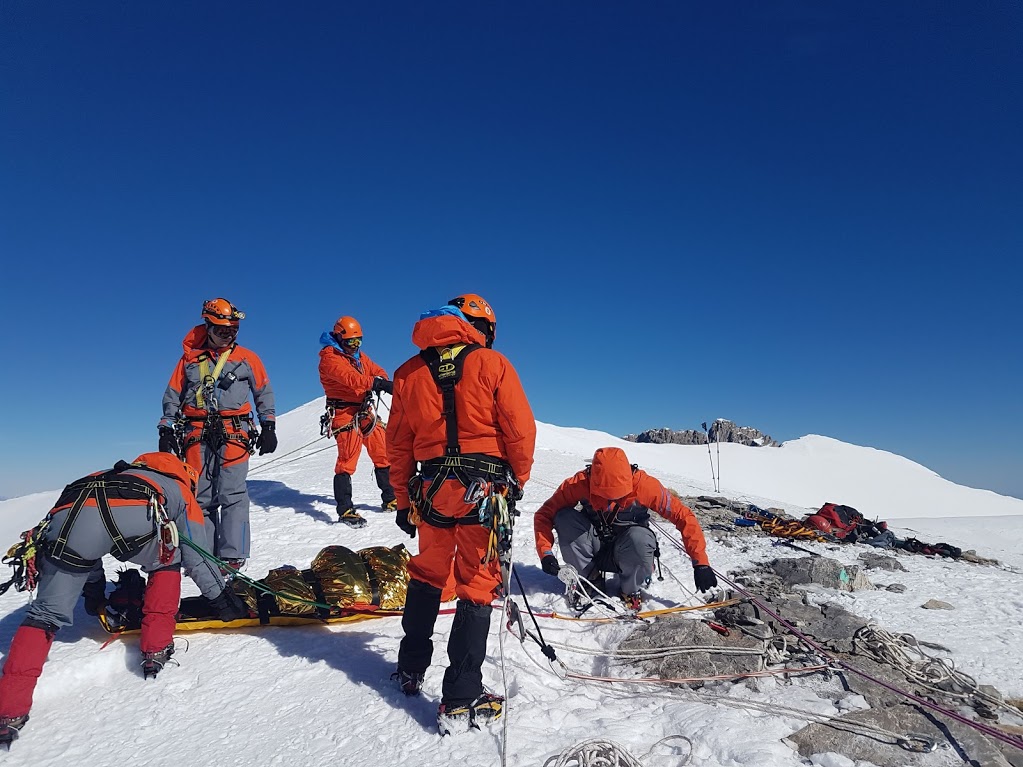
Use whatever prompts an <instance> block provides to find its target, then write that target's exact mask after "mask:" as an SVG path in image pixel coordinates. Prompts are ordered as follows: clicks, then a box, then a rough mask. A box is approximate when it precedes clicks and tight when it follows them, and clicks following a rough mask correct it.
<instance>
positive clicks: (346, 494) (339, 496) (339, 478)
mask: <svg viewBox="0 0 1023 767" xmlns="http://www.w3.org/2000/svg"><path fill="white" fill-rule="evenodd" d="M334 500H335V501H336V502H337V518H338V520H339V521H341V522H344V523H345V524H346V525H349V526H350V527H365V526H366V520H365V519H364V518H363V517H362V516H360V515H359V513H358V512H357V511H356V510H355V504H354V503H352V475H351V474H335V475H334Z"/></svg>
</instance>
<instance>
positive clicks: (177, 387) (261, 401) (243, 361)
mask: <svg viewBox="0 0 1023 767" xmlns="http://www.w3.org/2000/svg"><path fill="white" fill-rule="evenodd" d="M181 346H182V349H183V350H184V353H183V354H182V355H181V359H179V360H178V363H177V365H175V366H174V371H173V372H172V373H171V376H170V381H168V383H167V389H166V391H165V392H164V394H163V418H162V419H161V420H160V425H161V426H171V425H173V423H174V419H175V417H176V415H177V413H178V411H179V410H180V411H181V413H182V414H183V415H185V416H186V417H190V418H196V417H198V418H202V417H204V416H206V414H207V409H206V408H200V407H199V406H198V403H197V400H196V393H197V392H198V391H199V389H200V387H201V385H202V376H201V375H200V368H199V363H200V361H201V359H202V358H203V357H204V356H205V357H207V358H209V365H210V366H211V367H215V365H216V362H217V360H218V359H219V357H220V355H221V354H222V353H223V351H224V350H215V349H209V348H207V346H206V326H205V325H196V326H195V327H194V328H192V329H191V330H190V331H188V333H187V334H186V335H185V338H184V340H182V342H181ZM230 349H231V355H230V357H229V361H228V363H227V364H226V365H225V366H224V368H223V370H222V371H221V376H220V378H221V380H224V379H225V378H226V377H227V376H228V374H231V375H233V376H234V383H233V384H232V385H231V386H230V387H229V388H227V389H218V391H217V398H218V401H219V407H218V410H217V412H218V413H220V414H221V415H225V416H235V415H237V416H246V415H248V414H249V413H250V412H252V406H251V405H250V404H249V393H250V392H251V394H252V397H253V399H254V400H255V401H256V414H257V415H258V417H259V422H260V423H266V422H267V421H273V420H275V418H276V415H275V413H276V410H275V406H274V393H273V388H272V387H271V386H270V378H269V376H267V374H266V368H265V367H263V361H262V360H261V359H260V358H259V356H258V355H257V354H256V353H255V352H254V351H252V350H251V349H246V348H245V347H244V346H239V345H238V344H231V347H230Z"/></svg>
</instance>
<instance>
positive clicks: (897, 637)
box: [853, 623, 1015, 712]
mask: <svg viewBox="0 0 1023 767" xmlns="http://www.w3.org/2000/svg"><path fill="white" fill-rule="evenodd" d="M853 647H854V648H855V649H857V650H861V651H863V652H864V653H865V654H867V655H870V656H871V657H873V658H874V659H875V660H878V661H881V662H882V663H887V664H888V665H890V666H893V667H894V668H896V669H898V670H899V671H901V672H902V673H903V674H904V675H905V676H906V678H907V679H909V680H910V681H912V682H916V683H917V684H919V685H921V686H922V687H926V688H927V689H930V690H934V691H936V692H940V693H942V694H944V695H948V696H950V697H953V698H959V699H960V700H968V699H970V698H976V699H978V700H979V701H980V702H981V703H982V704H983V705H986V706H988V707H990V708H1000V709H1003V710H1005V711H1013V712H1015V709H1014V708H1013V707H1012V706H1009V705H1008V704H1006V703H1005V702H1004V701H1002V700H1001V699H999V698H995V697H993V696H991V695H988V694H987V693H985V692H982V691H981V690H980V687H979V685H978V684H977V680H975V679H974V678H973V677H972V676H970V675H969V674H966V673H963V672H962V671H959V670H957V669H956V667H955V662H954V661H953V660H952V659H951V658H939V657H937V656H935V655H931V654H930V653H928V652H927V651H925V650H924V649H923V647H922V646H921V643H920V641H919V640H918V639H917V638H916V637H914V636H913V635H912V634H893V633H891V632H889V631H886V630H885V629H883V628H881V627H880V626H878V625H876V624H874V623H870V624H867V625H866V626H863V627H862V628H861V629H859V630H858V631H857V632H856V633H855V634H854V635H853Z"/></svg>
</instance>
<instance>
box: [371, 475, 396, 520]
mask: <svg viewBox="0 0 1023 767" xmlns="http://www.w3.org/2000/svg"><path fill="white" fill-rule="evenodd" d="M373 475H374V476H375V477H376V480H377V487H378V488H380V508H381V509H383V510H384V511H397V510H398V502H397V501H395V500H394V488H393V487H391V467H390V466H381V467H377V468H374V469H373Z"/></svg>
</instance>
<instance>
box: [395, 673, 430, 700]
mask: <svg viewBox="0 0 1023 767" xmlns="http://www.w3.org/2000/svg"><path fill="white" fill-rule="evenodd" d="M425 677H426V674H424V673H422V672H420V671H405V670H404V669H402V668H401V667H399V668H398V670H397V671H395V672H394V673H393V674H391V679H394V680H395V681H396V682H397V683H398V687H400V688H401V691H402V692H403V693H405V694H406V695H418V694H419V691H420V690H422V689H423V679H424V678H425Z"/></svg>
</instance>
